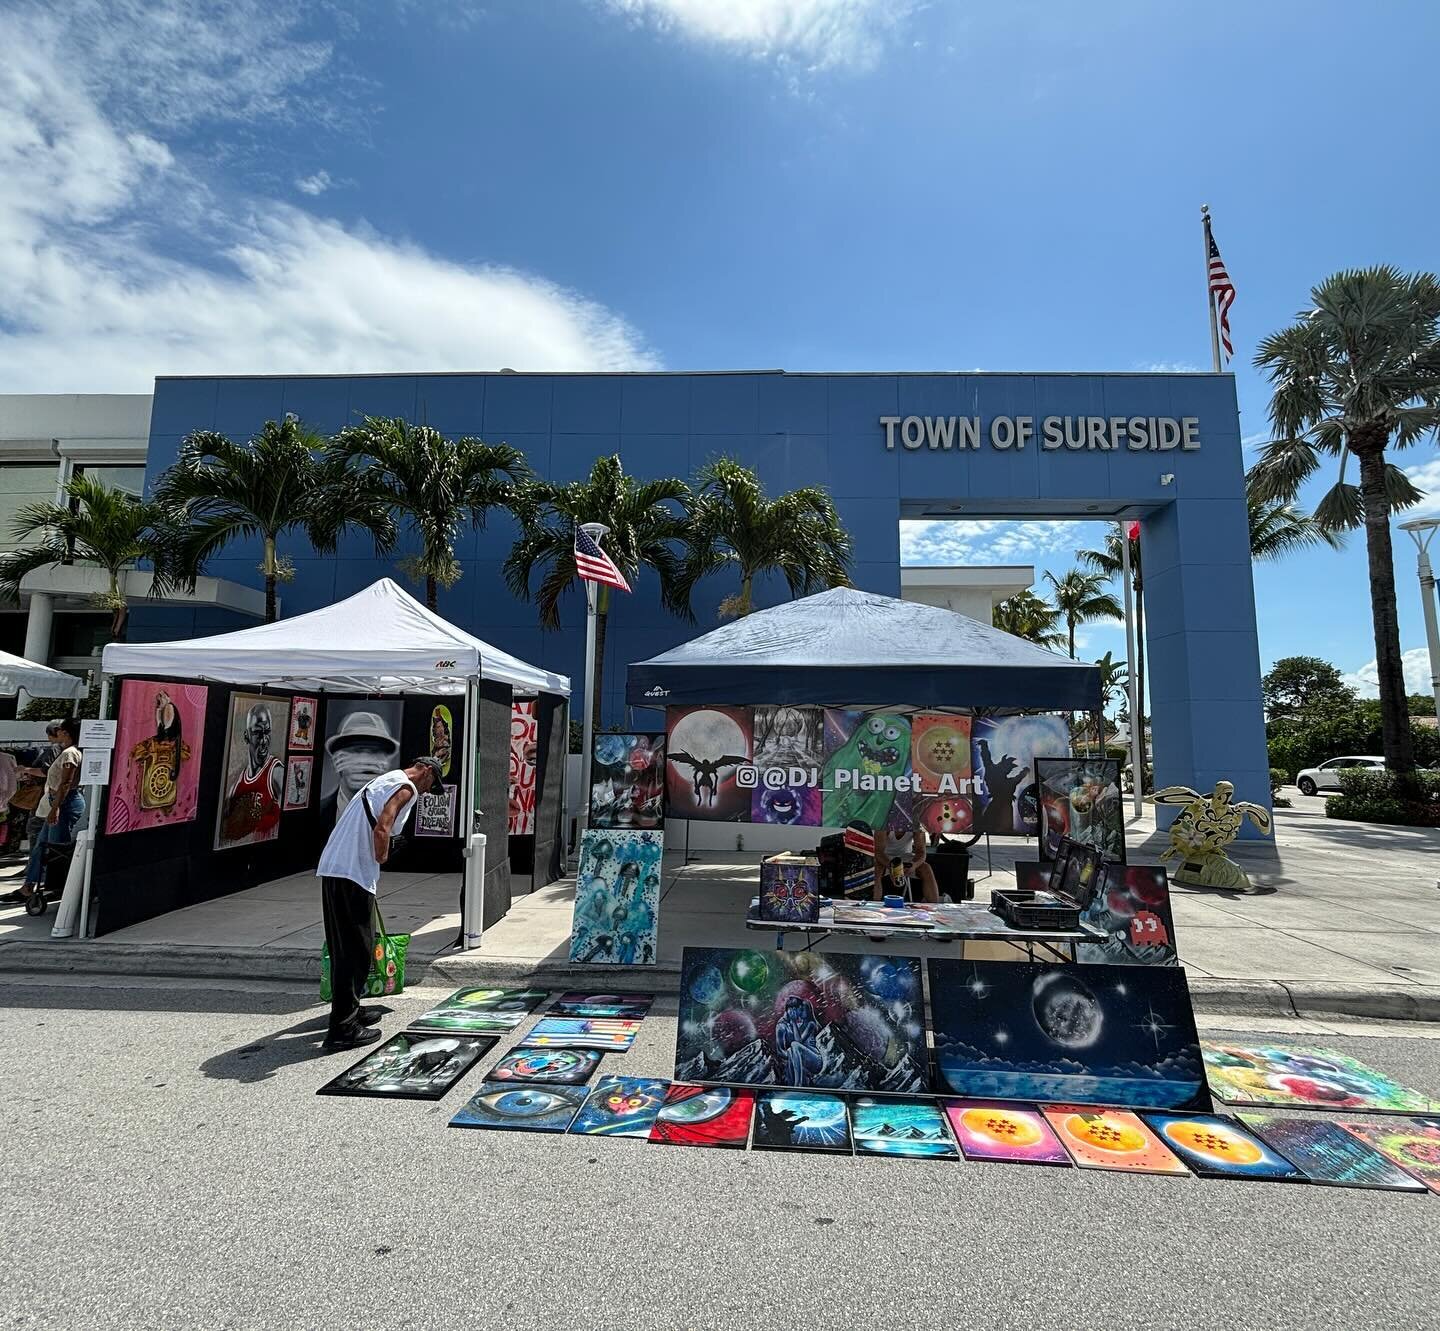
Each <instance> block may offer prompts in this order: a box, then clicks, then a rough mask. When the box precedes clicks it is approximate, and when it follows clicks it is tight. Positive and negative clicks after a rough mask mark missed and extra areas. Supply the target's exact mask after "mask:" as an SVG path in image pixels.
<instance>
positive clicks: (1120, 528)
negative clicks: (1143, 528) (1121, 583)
mask: <svg viewBox="0 0 1440 1331" xmlns="http://www.w3.org/2000/svg"><path fill="white" fill-rule="evenodd" d="M1125 540H1128V541H1129V542H1130V588H1131V592H1132V594H1133V600H1134V605H1135V685H1136V688H1137V690H1138V692H1139V695H1140V714H1141V716H1144V714H1145V574H1144V571H1143V569H1142V568H1141V566H1140V524H1139V523H1138V522H1123V523H1117V524H1116V525H1115V526H1113V527H1111V528H1110V530H1109V531H1107V532H1106V533H1105V543H1104V545H1103V546H1102V547H1101V548H1100V549H1099V550H1077V551H1076V552H1075V558H1076V559H1078V560H1079V561H1080V566H1081V567H1082V568H1084V569H1086V570H1088V571H1089V572H1091V573H1103V574H1104V575H1105V578H1106V580H1107V581H1108V580H1109V579H1111V578H1118V577H1122V576H1123V575H1124V572H1125V547H1124V546H1123V545H1121V542H1122V541H1125ZM1107 655H1108V653H1107ZM1102 659H1103V658H1102ZM1139 738H1140V770H1141V772H1142V773H1143V772H1144V770H1145V727H1144V726H1143V725H1142V726H1141V727H1140V731H1139Z"/></svg>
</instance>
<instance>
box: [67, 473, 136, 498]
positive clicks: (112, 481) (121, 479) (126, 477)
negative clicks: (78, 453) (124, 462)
mask: <svg viewBox="0 0 1440 1331" xmlns="http://www.w3.org/2000/svg"><path fill="white" fill-rule="evenodd" d="M75 474H76V475H77V476H82V475H83V476H93V477H94V478H95V479H96V480H97V481H103V482H104V483H105V484H106V485H108V486H109V487H110V488H111V489H112V490H124V491H125V493H126V494H132V495H134V496H135V497H136V498H137V499H139V498H141V497H142V496H143V495H144V493H145V468H144V467H143V466H139V467H119V466H115V467H108V466H107V467H97V466H90V465H88V464H87V465H86V466H83V467H76V468H75Z"/></svg>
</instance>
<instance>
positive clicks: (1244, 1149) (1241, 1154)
mask: <svg viewBox="0 0 1440 1331" xmlns="http://www.w3.org/2000/svg"><path fill="white" fill-rule="evenodd" d="M1140 1117H1141V1118H1143V1119H1144V1120H1145V1122H1146V1123H1148V1124H1149V1125H1150V1127H1151V1128H1153V1129H1154V1130H1155V1131H1156V1132H1157V1133H1159V1135H1160V1139H1161V1140H1162V1141H1163V1142H1164V1143H1165V1145H1166V1146H1168V1147H1169V1148H1170V1149H1171V1150H1172V1151H1174V1152H1175V1154H1176V1155H1178V1156H1179V1157H1180V1158H1181V1159H1182V1160H1183V1161H1184V1162H1185V1163H1186V1164H1187V1165H1189V1166H1190V1168H1191V1169H1192V1170H1193V1171H1194V1172H1195V1173H1197V1174H1201V1175H1204V1176H1206V1177H1209V1178H1258V1179H1279V1180H1288V1181H1290V1182H1299V1183H1303V1182H1304V1181H1305V1175H1304V1174H1302V1173H1301V1172H1300V1171H1299V1170H1298V1169H1297V1168H1296V1167H1295V1166H1294V1165H1292V1164H1291V1163H1290V1162H1289V1161H1288V1160H1287V1159H1286V1158H1285V1157H1284V1156H1283V1155H1281V1154H1280V1152H1279V1151H1276V1150H1272V1149H1271V1148H1270V1147H1269V1146H1266V1145H1265V1143H1264V1142H1262V1141H1261V1140H1260V1138H1259V1137H1257V1136H1255V1134H1254V1133H1253V1132H1246V1130H1245V1129H1244V1128H1243V1127H1241V1126H1240V1124H1239V1123H1237V1122H1235V1120H1234V1119H1230V1118H1221V1117H1219V1116H1218V1115H1215V1114H1150V1113H1147V1114H1142V1115H1141V1116H1140Z"/></svg>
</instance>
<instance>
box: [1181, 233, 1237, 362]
mask: <svg viewBox="0 0 1440 1331" xmlns="http://www.w3.org/2000/svg"><path fill="white" fill-rule="evenodd" d="M1191 234H1192V235H1193V234H1194V232H1191ZM1205 241H1206V244H1207V247H1208V249H1209V251H1210V300H1211V302H1212V303H1215V304H1218V306H1219V309H1220V341H1221V344H1222V345H1223V346H1224V348H1225V359H1226V360H1229V359H1230V358H1231V357H1232V356H1233V355H1234V354H1235V348H1234V347H1233V346H1231V344H1230V307H1231V306H1232V305H1233V304H1234V303H1235V284H1234V283H1233V282H1232V281H1231V280H1230V274H1229V273H1227V272H1226V271H1225V260H1224V259H1222V258H1221V257H1220V246H1218V245H1217V244H1216V243H1215V236H1214V234H1213V233H1212V232H1211V230H1210V218H1209V216H1208V215H1207V216H1206V218H1205Z"/></svg>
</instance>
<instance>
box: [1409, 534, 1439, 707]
mask: <svg viewBox="0 0 1440 1331" xmlns="http://www.w3.org/2000/svg"><path fill="white" fill-rule="evenodd" d="M1436 528H1440V518H1413V519H1412V520H1411V521H1409V522H1402V523H1401V524H1400V530H1401V531H1408V532H1409V533H1410V539H1411V540H1413V541H1414V542H1415V550H1416V553H1417V555H1418V572H1419V575H1420V605H1421V608H1422V610H1423V611H1424V613H1425V645H1426V647H1427V648H1429V651H1430V689H1431V692H1433V693H1434V695H1435V710H1436V712H1437V714H1440V627H1437V626H1436V622H1435V573H1434V571H1433V570H1432V569H1431V567H1430V540H1431V538H1432V537H1433V536H1434V535H1435V531H1436Z"/></svg>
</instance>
